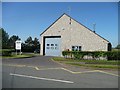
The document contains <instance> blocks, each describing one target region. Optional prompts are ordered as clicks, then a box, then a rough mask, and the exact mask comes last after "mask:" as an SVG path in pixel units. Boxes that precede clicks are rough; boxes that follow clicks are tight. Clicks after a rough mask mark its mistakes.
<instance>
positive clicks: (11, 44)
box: [8, 35, 21, 49]
mask: <svg viewBox="0 0 120 90" xmlns="http://www.w3.org/2000/svg"><path fill="white" fill-rule="evenodd" d="M16 40H21V39H20V38H19V36H16V35H13V36H11V37H10V38H9V40H8V45H9V47H10V48H11V49H15V41H16Z"/></svg>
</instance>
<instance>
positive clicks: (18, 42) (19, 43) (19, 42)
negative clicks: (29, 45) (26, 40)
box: [15, 40, 21, 50]
mask: <svg viewBox="0 0 120 90" xmlns="http://www.w3.org/2000/svg"><path fill="white" fill-rule="evenodd" d="M15 49H17V50H21V41H20V40H17V41H16V42H15Z"/></svg>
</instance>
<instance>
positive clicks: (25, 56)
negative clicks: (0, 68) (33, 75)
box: [2, 54, 35, 58]
mask: <svg viewBox="0 0 120 90" xmlns="http://www.w3.org/2000/svg"><path fill="white" fill-rule="evenodd" d="M34 56H35V55H34V54H22V55H15V54H14V55H11V56H2V58H30V57H34Z"/></svg>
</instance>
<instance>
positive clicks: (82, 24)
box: [40, 13, 110, 43]
mask: <svg viewBox="0 0 120 90" xmlns="http://www.w3.org/2000/svg"><path fill="white" fill-rule="evenodd" d="M63 15H66V16H68V17H70V16H69V15H68V14H66V13H63V14H62V15H61V16H60V17H59V18H58V19H57V20H56V21H54V22H53V23H52V24H51V25H50V26H49V27H48V28H47V29H46V30H45V31H47V30H48V29H49V28H50V27H51V26H52V25H53V24H54V23H55V22H57V21H58V20H59V19H60V18H61V17H62V16H63ZM70 18H71V19H73V20H74V21H76V22H77V23H79V24H80V25H82V26H83V27H85V28H87V29H88V30H90V31H91V32H92V33H94V34H96V35H97V36H99V37H100V38H102V39H104V40H105V41H107V42H109V41H108V40H107V39H105V38H103V37H102V36H100V35H99V34H97V33H95V32H93V31H92V30H91V29H90V28H88V27H86V26H85V25H83V24H81V23H80V22H78V21H77V20H75V19H74V18H72V17H70ZM45 31H43V32H42V33H41V34H40V36H41V35H42V34H43V33H44V32H45ZM109 43H110V42H109Z"/></svg>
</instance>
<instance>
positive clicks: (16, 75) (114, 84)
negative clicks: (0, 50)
mask: <svg viewBox="0 0 120 90" xmlns="http://www.w3.org/2000/svg"><path fill="white" fill-rule="evenodd" d="M2 61H3V63H2V74H3V75H2V76H3V77H2V78H3V79H2V80H3V82H2V85H3V88H118V75H117V73H116V72H114V71H112V72H109V71H104V70H93V69H86V68H80V67H72V66H65V65H61V64H59V63H56V62H54V61H52V60H51V57H49V56H37V57H32V58H24V59H3V60H2Z"/></svg>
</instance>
